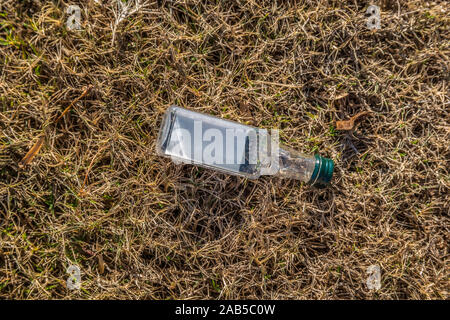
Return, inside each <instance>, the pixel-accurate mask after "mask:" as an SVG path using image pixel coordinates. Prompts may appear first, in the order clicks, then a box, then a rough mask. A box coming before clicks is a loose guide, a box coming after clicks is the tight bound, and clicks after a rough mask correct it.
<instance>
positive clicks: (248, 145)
mask: <svg viewBox="0 0 450 320" xmlns="http://www.w3.org/2000/svg"><path fill="white" fill-rule="evenodd" d="M156 150H157V153H158V154H159V155H161V156H165V157H170V158H171V159H172V160H173V161H174V162H176V163H188V164H195V165H198V166H202V167H205V168H209V169H214V170H217V171H220V172H224V173H229V174H233V175H238V176H243V177H247V178H250V179H257V178H259V177H260V176H261V175H275V176H279V177H285V178H292V179H297V180H301V181H303V182H306V183H309V184H312V185H317V186H325V185H327V184H328V183H329V182H330V181H331V178H332V174H333V169H334V163H333V161H332V160H331V159H327V158H323V157H321V156H319V155H304V154H302V153H299V152H297V151H295V150H292V149H291V148H289V147H286V146H283V145H281V146H279V145H278V131H276V130H272V131H271V132H270V133H269V132H268V130H266V129H261V128H255V127H252V126H247V125H243V124H240V123H237V122H233V121H229V120H226V119H221V118H217V117H214V116H210V115H206V114H203V113H198V112H194V111H190V110H187V109H184V108H181V107H177V106H171V107H170V108H169V109H168V110H167V111H166V113H165V115H164V118H163V121H162V124H161V128H160V131H159V136H158V140H157V143H156Z"/></svg>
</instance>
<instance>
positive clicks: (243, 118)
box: [0, 0, 450, 299]
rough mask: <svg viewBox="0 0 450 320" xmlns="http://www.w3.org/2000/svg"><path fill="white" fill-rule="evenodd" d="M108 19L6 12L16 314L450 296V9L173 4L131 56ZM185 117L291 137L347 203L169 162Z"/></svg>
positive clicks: (0, 10)
mask: <svg viewBox="0 0 450 320" xmlns="http://www.w3.org/2000/svg"><path fill="white" fill-rule="evenodd" d="M100 2H101V1H100ZM103 3H104V5H103V6H102V5H99V4H97V3H96V2H95V1H93V0H90V1H70V3H69V2H68V1H65V2H63V1H56V0H54V1H44V0H24V1H15V0H2V1H1V3H0V14H1V15H0V39H1V40H0V107H1V108H0V141H1V144H0V297H1V298H14V299H38V298H40V299H47V298H93V299H104V298H120V299H122V298H131V299H180V298H189V299H192V298H207V299H217V298H219V299H222V298H228V299H240V298H256V299H258V298H266V299H267V298H273V299H304V298H313V299H330V298H338V299H340V298H351V299H353V298H358V299H360V298H364V299H447V298H448V289H449V265H448V249H449V246H448V243H449V242H448V241H449V210H450V209H449V208H450V206H449V197H448V191H449V172H448V167H449V158H450V152H449V134H450V130H449V129H450V128H449V103H450V99H449V92H448V85H449V83H448V82H449V55H450V42H449V41H450V36H449V25H450V23H449V12H450V8H449V6H448V3H446V2H445V1H434V2H430V3H425V2H423V1H419V0H413V1H402V0H398V1H390V0H389V1H378V2H377V1H376V0H373V1H358V2H357V1H353V0H350V1H342V0H336V1H333V0H328V1H324V0H322V1H308V0H303V1H263V0H258V1H256V0H249V1H244V0H242V1H220V0H217V1H208V2H206V1H164V0H161V1H153V2H151V3H150V4H149V5H148V6H146V7H145V8H143V9H142V10H140V11H139V12H136V13H134V14H133V15H132V16H130V17H128V18H126V19H124V20H123V21H121V22H120V25H119V26H118V27H117V32H116V34H115V40H112V36H113V32H112V29H111V26H112V23H113V22H114V19H115V16H116V15H117V13H116V15H115V13H114V12H113V10H114V7H115V6H114V4H113V2H112V1H103ZM69 4H78V5H79V6H80V7H81V9H82V30H81V31H68V30H67V29H66V26H65V21H66V19H67V15H66V14H65V10H66V8H67V5H69ZM370 4H378V5H379V6H381V8H382V14H381V18H382V21H381V23H382V28H381V30H378V31H375V32H371V31H368V30H367V28H366V25H365V23H366V18H365V17H364V12H365V9H366V8H367V6H368V5H370ZM88 86H92V90H90V92H89V93H88V94H87V95H86V96H85V97H84V98H82V99H80V100H79V101H78V102H76V103H74V105H73V107H72V108H71V109H70V110H68V112H67V114H66V115H64V117H62V118H61V120H60V121H58V122H55V120H56V119H57V118H58V117H59V116H60V115H61V113H62V112H63V110H64V109H66V108H67V107H68V106H69V105H70V103H71V102H72V101H73V100H75V99H76V98H77V97H79V96H80V95H81V94H82V92H83V90H85V88H87V87H88ZM171 104H177V105H180V106H183V107H187V108H190V109H193V110H197V111H201V112H205V113H210V114H215V115H220V116H222V117H225V118H229V119H232V120H236V121H240V122H242V123H248V124H251V125H255V126H260V127H265V128H279V129H281V130H282V131H281V138H282V140H283V142H284V143H286V144H288V145H289V146H291V147H293V148H295V149H299V150H302V151H304V152H308V153H311V152H316V151H319V152H320V153H321V154H322V155H324V156H328V157H331V158H333V159H335V162H336V172H335V177H334V181H333V185H332V187H329V188H327V189H324V190H317V189H313V188H310V187H308V186H304V185H301V184H299V183H298V182H297V181H289V180H281V179H277V178H273V177H264V178H261V179H260V180H257V181H249V180H246V179H242V178H237V177H231V176H227V175H224V174H217V173H215V172H212V171H208V170H202V169H199V168H197V167H194V166H189V165H183V166H175V165H174V164H173V163H172V162H170V161H168V160H166V159H161V158H159V157H157V156H156V155H155V138H156V136H157V132H158V128H159V124H160V121H161V117H162V115H163V113H164V111H165V109H166V108H167V107H168V106H169V105H171ZM360 111H371V116H370V117H366V118H364V119H362V120H361V121H360V123H359V124H358V126H357V128H356V129H355V130H354V131H353V132H351V133H345V132H337V131H336V130H335V129H334V128H335V127H334V126H335V121H336V120H345V119H348V118H349V117H350V116H352V115H354V114H356V113H358V112H360ZM41 135H44V137H45V139H44V143H43V145H42V148H41V149H40V150H39V153H38V154H37V155H36V156H35V157H34V159H32V161H30V164H29V165H25V166H24V167H23V168H22V166H20V161H21V159H22V158H23V157H24V156H25V155H26V154H27V152H28V151H29V150H30V148H32V146H33V145H34V144H35V143H36V142H37V141H38V139H40V138H39V137H40V136H41ZM70 264H78V265H79V266H80V268H81V270H82V275H81V277H82V290H80V291H70V290H68V289H66V287H65V286H66V285H65V281H66V279H67V278H68V274H66V272H65V271H66V268H67V267H68V266H69V265H70ZM372 264H378V265H380V267H381V272H382V284H381V289H380V290H379V291H377V292H372V291H369V290H368V289H367V287H366V285H365V281H366V277H367V274H366V269H367V267H368V266H369V265H372Z"/></svg>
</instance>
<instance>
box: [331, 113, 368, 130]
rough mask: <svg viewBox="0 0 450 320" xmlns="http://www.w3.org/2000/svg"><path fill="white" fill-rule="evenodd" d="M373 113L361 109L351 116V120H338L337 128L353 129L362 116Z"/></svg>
mask: <svg viewBox="0 0 450 320" xmlns="http://www.w3.org/2000/svg"><path fill="white" fill-rule="evenodd" d="M369 114H371V112H370V111H361V112H358V113H357V114H355V115H354V116H353V117H351V118H350V119H349V120H343V121H336V130H353V128H354V127H355V121H356V120H358V119H359V118H360V117H363V116H366V115H369Z"/></svg>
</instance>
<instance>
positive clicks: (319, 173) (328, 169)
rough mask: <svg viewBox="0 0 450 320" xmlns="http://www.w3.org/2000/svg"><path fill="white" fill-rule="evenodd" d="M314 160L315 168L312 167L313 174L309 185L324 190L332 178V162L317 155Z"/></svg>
mask: <svg viewBox="0 0 450 320" xmlns="http://www.w3.org/2000/svg"><path fill="white" fill-rule="evenodd" d="M315 158H316V166H315V167H314V172H313V174H312V176H311V179H310V180H309V183H310V184H311V185H314V186H316V187H319V188H324V187H326V186H327V185H328V184H329V183H330V181H331V178H332V177H333V169H334V162H333V160H331V159H328V158H324V157H321V156H319V155H318V154H316V155H315Z"/></svg>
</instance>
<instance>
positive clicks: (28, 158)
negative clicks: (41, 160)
mask: <svg viewBox="0 0 450 320" xmlns="http://www.w3.org/2000/svg"><path fill="white" fill-rule="evenodd" d="M44 141H45V136H44V135H42V136H40V137H39V139H38V141H36V143H35V144H34V145H33V147H32V148H31V149H30V150H29V151H28V152H27V154H26V155H25V157H23V158H22V160H21V161H20V163H19V165H20V166H26V165H27V164H29V163H30V162H31V161H32V160H33V158H34V157H35V156H36V155H37V154H38V152H39V150H41V148H42V145H43V144H44Z"/></svg>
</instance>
